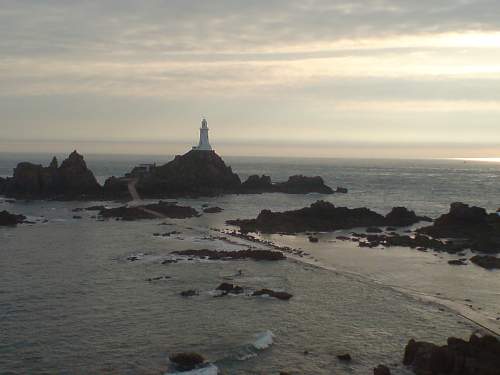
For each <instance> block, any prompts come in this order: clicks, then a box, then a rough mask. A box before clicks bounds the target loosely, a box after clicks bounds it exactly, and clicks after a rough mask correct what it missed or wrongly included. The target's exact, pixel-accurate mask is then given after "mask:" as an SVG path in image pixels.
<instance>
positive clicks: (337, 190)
mask: <svg viewBox="0 0 500 375" xmlns="http://www.w3.org/2000/svg"><path fill="white" fill-rule="evenodd" d="M335 192H336V193H340V194H347V193H348V192H349V190H348V189H347V188H345V187H341V186H337V189H336V190H335Z"/></svg>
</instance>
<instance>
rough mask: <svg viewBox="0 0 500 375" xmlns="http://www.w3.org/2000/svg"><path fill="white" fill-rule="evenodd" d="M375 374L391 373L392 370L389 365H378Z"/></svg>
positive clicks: (388, 374)
mask: <svg viewBox="0 0 500 375" xmlns="http://www.w3.org/2000/svg"><path fill="white" fill-rule="evenodd" d="M373 375H391V370H389V367H387V366H384V365H378V366H377V367H375V368H374V369H373Z"/></svg>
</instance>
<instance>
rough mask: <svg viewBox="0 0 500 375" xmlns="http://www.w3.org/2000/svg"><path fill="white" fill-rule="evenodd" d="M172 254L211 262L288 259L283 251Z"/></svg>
mask: <svg viewBox="0 0 500 375" xmlns="http://www.w3.org/2000/svg"><path fill="white" fill-rule="evenodd" d="M172 254H177V255H184V256H189V257H196V258H206V259H211V260H235V259H253V260H283V259H286V257H285V256H284V255H283V253H282V252H281V251H273V250H251V249H249V250H240V251H224V250H220V251H219V250H208V249H202V250H180V251H174V252H173V253H172Z"/></svg>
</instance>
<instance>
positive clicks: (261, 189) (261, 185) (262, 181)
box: [240, 175, 333, 194]
mask: <svg viewBox="0 0 500 375" xmlns="http://www.w3.org/2000/svg"><path fill="white" fill-rule="evenodd" d="M240 192H242V193H286V194H307V193H321V194H332V193H333V190H332V189H331V188H330V187H329V186H327V185H325V182H324V181H323V179H322V178H321V177H319V176H316V177H307V176H302V175H295V176H291V177H289V178H288V180H287V181H285V182H277V183H272V182H271V177H269V176H266V175H262V176H258V175H252V176H250V177H248V179H247V180H246V181H245V182H243V183H242V184H241V187H240Z"/></svg>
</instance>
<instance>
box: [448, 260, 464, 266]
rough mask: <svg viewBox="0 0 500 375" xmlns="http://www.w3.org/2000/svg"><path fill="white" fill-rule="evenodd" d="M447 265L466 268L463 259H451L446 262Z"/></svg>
mask: <svg viewBox="0 0 500 375" xmlns="http://www.w3.org/2000/svg"><path fill="white" fill-rule="evenodd" d="M448 264H449V265H451V266H466V265H467V262H466V260H465V259H464V258H461V259H452V260H449V261H448Z"/></svg>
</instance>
